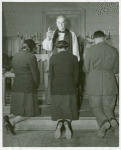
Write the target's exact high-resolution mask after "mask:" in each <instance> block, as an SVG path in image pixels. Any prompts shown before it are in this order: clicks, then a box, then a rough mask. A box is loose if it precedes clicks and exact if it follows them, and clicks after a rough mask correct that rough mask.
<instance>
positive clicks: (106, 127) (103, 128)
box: [98, 122, 110, 137]
mask: <svg viewBox="0 0 121 150" xmlns="http://www.w3.org/2000/svg"><path fill="white" fill-rule="evenodd" d="M109 127H110V123H109V122H106V123H105V126H104V127H102V128H101V129H100V130H99V131H98V136H99V137H104V136H105V133H106V130H107V129H109Z"/></svg>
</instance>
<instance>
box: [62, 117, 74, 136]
mask: <svg viewBox="0 0 121 150" xmlns="http://www.w3.org/2000/svg"><path fill="white" fill-rule="evenodd" d="M64 126H65V130H66V131H65V137H66V138H67V139H71V137H72V132H71V127H70V126H71V125H70V123H69V122H68V121H67V120H65V121H64Z"/></svg>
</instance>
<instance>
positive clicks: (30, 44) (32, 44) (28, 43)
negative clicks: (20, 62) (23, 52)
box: [23, 39, 36, 53]
mask: <svg viewBox="0 0 121 150" xmlns="http://www.w3.org/2000/svg"><path fill="white" fill-rule="evenodd" d="M23 44H26V45H27V46H28V47H29V48H30V50H29V52H30V53H31V52H32V51H33V48H35V47H36V44H35V42H34V41H33V40H32V39H27V40H25V41H24V42H23ZM23 48H26V47H23Z"/></svg>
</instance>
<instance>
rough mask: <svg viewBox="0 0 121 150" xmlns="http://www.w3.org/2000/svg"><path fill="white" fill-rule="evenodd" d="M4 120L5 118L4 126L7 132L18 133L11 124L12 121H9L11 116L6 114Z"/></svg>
mask: <svg viewBox="0 0 121 150" xmlns="http://www.w3.org/2000/svg"><path fill="white" fill-rule="evenodd" d="M3 120H4V126H5V129H6V133H10V134H11V135H15V134H16V133H15V132H14V129H13V126H12V125H11V123H10V121H9V117H8V116H4V117H3Z"/></svg>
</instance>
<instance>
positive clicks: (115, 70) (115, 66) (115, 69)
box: [113, 52, 119, 74]
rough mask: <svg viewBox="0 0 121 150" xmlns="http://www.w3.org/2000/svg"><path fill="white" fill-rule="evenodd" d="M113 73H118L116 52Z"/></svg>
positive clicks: (117, 55)
mask: <svg viewBox="0 0 121 150" xmlns="http://www.w3.org/2000/svg"><path fill="white" fill-rule="evenodd" d="M113 72H114V73H115V74H117V73H119V53H118V52H116V57H115V63H114V67H113Z"/></svg>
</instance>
